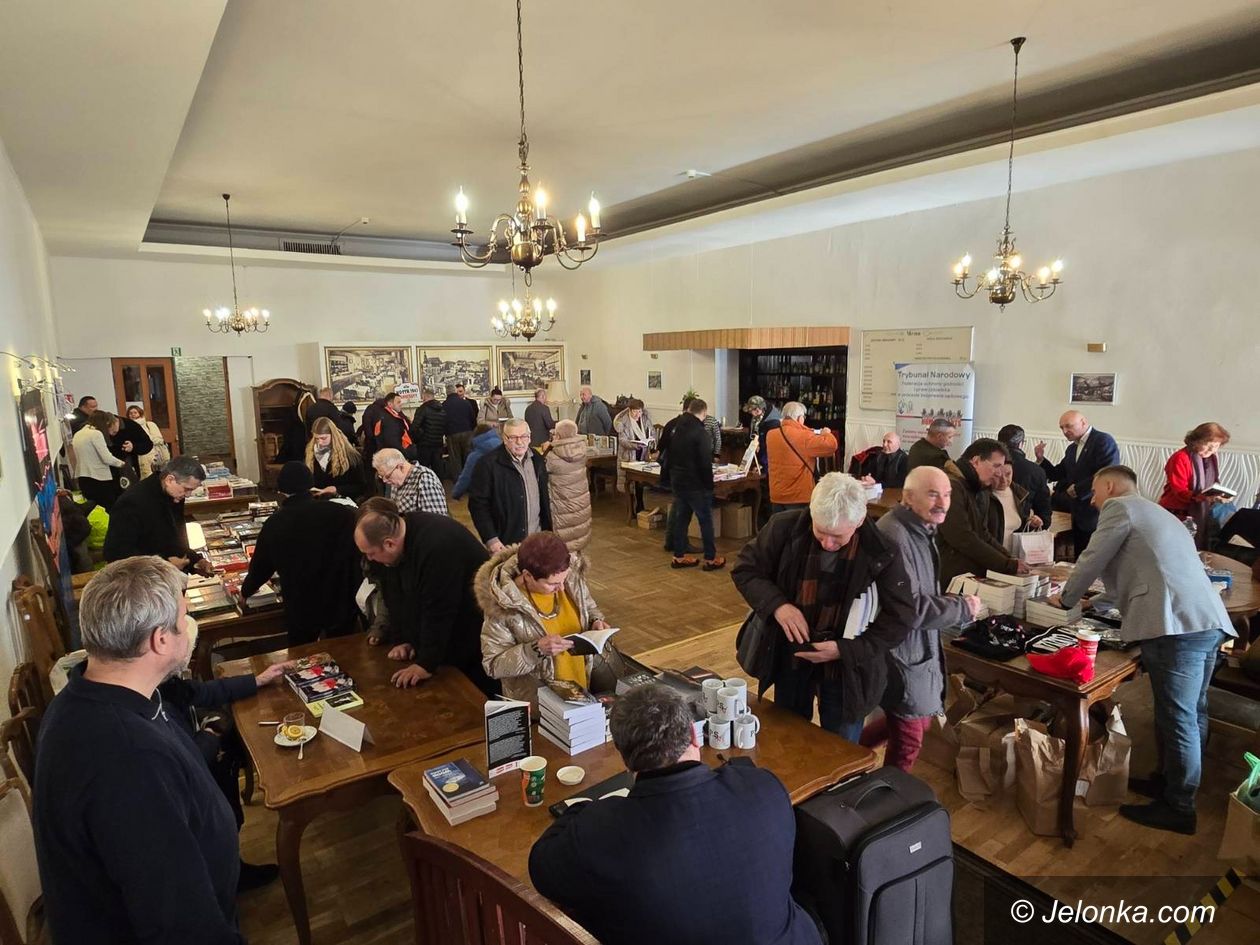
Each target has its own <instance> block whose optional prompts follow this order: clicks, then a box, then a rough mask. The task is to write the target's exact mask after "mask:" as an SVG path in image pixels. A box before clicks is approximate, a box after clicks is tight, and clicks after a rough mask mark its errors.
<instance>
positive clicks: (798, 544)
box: [731, 510, 918, 721]
mask: <svg viewBox="0 0 1260 945" xmlns="http://www.w3.org/2000/svg"><path fill="white" fill-rule="evenodd" d="M853 540H855V541H857V542H858V543H859V544H858V553H857V555H856V557H854V559H853V560H852V561H850V562H848V567H847V568H846V569H845V574H846V580H847V586H846V587H845V592H844V597H843V599H842V610H843V612H844V613H845V614H846V615H847V613H848V611H849V608H850V607H851V606H852V604H853V602H854V601H856V600H857V599H858V597H859V596H861V594H862V593H863V592H864V591H865V590H866V589H867V588H868V587H869V586H870V585H871V584H872V583H873V584H875V586H876V589H877V591H878V592H879V613H878V615H877V616H876V617H875V620H874V621H873V622H872V623H871V625H870V626H869V627H867V628H866V631H865V632H864V633H863V634H862V635H861V636H858V637H855V638H854V639H852V640H845V639H838V640H837V641H836V643H837V645H838V646H839V648H840V660H839V664H838V672H839V673H840V678H841V681H842V692H843V699H844V705H843V707H842V716H843V718H844V719H845V720H846V721H858V720H860V719H862V718H864V717H865V716H866V715H867V714H868V713H869V712H870V711H871V710H872V709H874V708H875V706H876V704H877V703H878V702H879V698H880V696H882V695H883V692H884V687H885V684H886V682H887V676H888V674H887V663H886V654H887V653H888V651H889V650H891V649H892V648H893V647H895V646H897V645H898V644H899V643H901V641H902V640H904V639H905V638H906V635H907V634H908V633H909V632H910V630H911V629H912V628H913V627H914V626H915V625H916V623H917V620H918V618H917V616H916V610H915V599H914V595H913V593H912V592H911V590H910V587H911V585H910V576H909V573H908V572H907V570H906V564H905V562H904V561H903V560H902V558H901V557H900V556H899V555H898V554H897V553H896V551H895V548H894V546H893V545H892V544H891V543H890V541H889V540H888V539H887V538H885V537H884V536H883V535H881V534H880V532H879V529H877V528H876V527H875V523H874V522H873V521H871V520H870V519H867V520H866V521H864V522H863V523H862V525H861V527H860V528H858V530H857V532H856V533H855V536H854V539H853ZM816 541H817V539H816V538H814V531H813V521H812V519H811V518H810V513H809V512H808V511H804V510H802V511H796V512H780V513H779V514H778V515H772V516H771V517H770V521H769V522H768V523H766V525H765V527H763V528H762V529H761V531H759V532H758V533H757V536H756V537H755V538H754V539H753V540H752V541H750V542H748V544H746V545H744V548H743V550H742V551H741V552H740V553H739V560H738V561H737V562H736V563H735V567H734V569H733V570H732V571H731V579H732V580H733V581H734V582H735V587H736V588H738V590H739V592H740V594H742V595H743V597H744V600H746V601H747V602H748V605H749V606H750V607H752V609H753V610H754V611H755V612H756V613H757V615H758V616H759V617H761V619H762V620H764V621H766V622H767V625H768V626H769V627H770V628H771V629H772V630H774V638H775V640H776V643H777V650H778V652H777V653H776V656H775V665H776V667H777V670H776V674H777V673H780V672H795V673H800V674H812V673H813V672H814V670H815V667H814V665H813V664H811V663H808V662H806V661H805V660H799V659H796V658H795V656H794V655H793V653H794V652H795V651H794V648H793V644H791V643H790V642H789V641H788V639H787V637H786V636H784V635H783V631H782V629H781V628H780V627H779V624H778V621H776V620H775V619H774V612H775V610H777V609H778V608H779V606H780V605H782V604H795V603H796V592H797V587H798V585H799V584H800V580H801V575H802V571H803V569H804V567H805V559H806V557H807V555H808V554H809V550H810V544H811V543H812V542H816ZM823 665H824V666H825V665H827V664H823ZM770 681H771V680H769V679H763V680H759V682H760V683H761V684H762V688H765V687H766V686H768V685H769V683H770Z"/></svg>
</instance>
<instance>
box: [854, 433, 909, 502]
mask: <svg viewBox="0 0 1260 945" xmlns="http://www.w3.org/2000/svg"><path fill="white" fill-rule="evenodd" d="M909 461H910V459H909V457H908V456H907V455H906V451H905V450H903V449H902V448H901V437H899V436H898V435H897V434H896V433H894V432H893V431H892V430H889V431H888V432H887V433H885V434H884V439H883V441H882V442H881V443H880V445H879V446H872V447H871V448H870V449H866V450H862V452H860V453H854V454H853V459H852V460H851V461H850V463H849V475H850V476H854V477H856V478H858V479H861V480H862V484H863V485H865V486H873V485H875V484H876V483H879V484H880V485H881V486H883V487H884V488H885V489H900V488H901V487H902V486H904V485H905V484H906V465H907V463H909Z"/></svg>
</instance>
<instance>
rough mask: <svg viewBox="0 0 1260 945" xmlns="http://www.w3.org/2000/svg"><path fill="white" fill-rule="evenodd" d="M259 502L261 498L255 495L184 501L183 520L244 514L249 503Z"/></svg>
mask: <svg viewBox="0 0 1260 945" xmlns="http://www.w3.org/2000/svg"><path fill="white" fill-rule="evenodd" d="M261 501H262V496H260V495H258V494H257V493H255V494H253V495H232V496H228V497H227V498H225V499H185V500H184V518H185V519H189V520H191V519H192V518H193V517H194V516H209V517H210V518H213V517H214V516H216V515H221V514H222V513H224V512H244V511H245V510H246V509H248V508H249V504H250V503H251V502H261Z"/></svg>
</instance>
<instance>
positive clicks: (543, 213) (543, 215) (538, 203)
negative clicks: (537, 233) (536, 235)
mask: <svg viewBox="0 0 1260 945" xmlns="http://www.w3.org/2000/svg"><path fill="white" fill-rule="evenodd" d="M534 219H536V220H537V221H538V222H539V223H542V222H543V221H544V220H546V219H547V191H545V190H543V189H542V184H539V185H538V186H537V187H535V188H534Z"/></svg>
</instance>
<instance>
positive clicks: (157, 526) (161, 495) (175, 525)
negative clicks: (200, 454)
mask: <svg viewBox="0 0 1260 945" xmlns="http://www.w3.org/2000/svg"><path fill="white" fill-rule="evenodd" d="M205 478H206V471H205V469H203V468H202V466H201V463H199V462H197V461H196V460H195V459H193V458H192V457H191V456H176V457H175V458H174V459H172V460H171V461H170V462H168V463H167V464H166V465H165V466H163V467H162V469H161V471H160V472H156V473H154V474H153V475H151V476H148V477H146V478H144V479H141V480H140V481H139V482H137V483H136V484H135V485H133V486H131V487H130V488H128V489H127V491H126V492H124V493H123V494H122V496H121V497H120V498H119V499H118V501H117V502H115V503H114V507H113V509H111V510H110V513H109V531H107V532H106V533H105V560H106V561H119V560H121V559H123V558H132V557H135V556H136V555H157V556H158V557H159V558H165V559H166V560H167V561H169V562H170V563H171V564H173V565H175V567H177V568H179V569H180V570H181V571H196V572H197V573H198V574H207V575H208V574H212V573H213V569H212V568H211V567H210V562H209V561H207V560H206V559H205V558H203V557H202V556H201V555H200V554H198V553H197V552H195V551H193V550H191V549H190V548H189V547H188V532H187V531H186V530H185V529H184V500H185V499H186V498H187V497H188V496H189V495H191V494H192V493H193V492H195V491H196V489H197V487H198V486H200V485H201V484H202V483H203V482H204V481H205Z"/></svg>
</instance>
